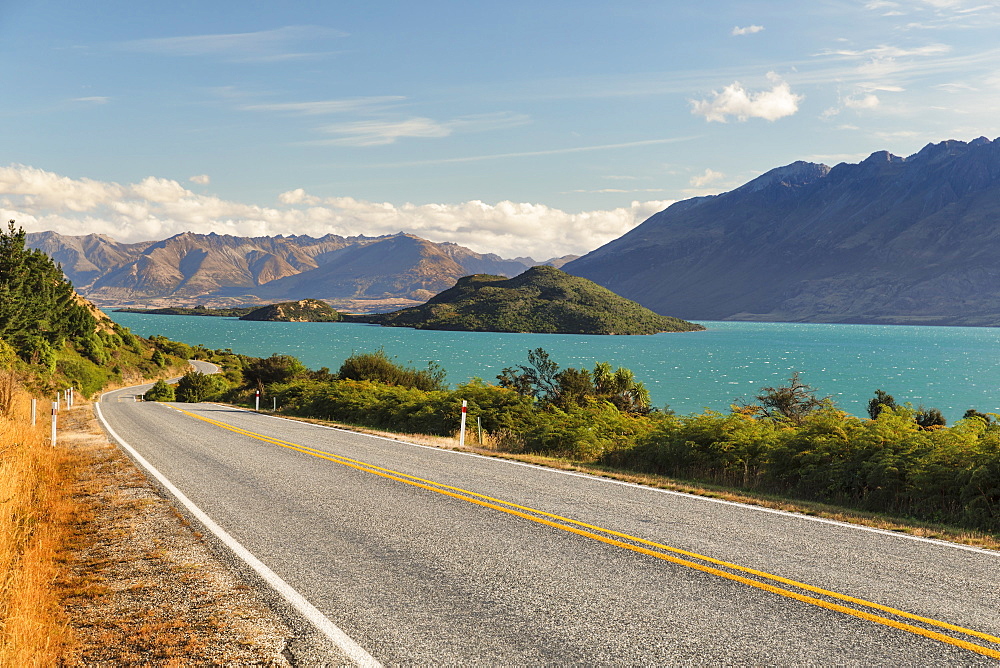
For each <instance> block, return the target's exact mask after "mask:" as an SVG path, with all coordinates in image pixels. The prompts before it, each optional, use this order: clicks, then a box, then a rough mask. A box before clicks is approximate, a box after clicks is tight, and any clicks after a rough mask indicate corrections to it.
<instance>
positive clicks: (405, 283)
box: [254, 234, 471, 301]
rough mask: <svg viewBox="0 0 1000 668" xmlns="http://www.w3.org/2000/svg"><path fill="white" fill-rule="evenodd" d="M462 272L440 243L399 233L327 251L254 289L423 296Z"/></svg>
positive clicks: (282, 295)
mask: <svg viewBox="0 0 1000 668" xmlns="http://www.w3.org/2000/svg"><path fill="white" fill-rule="evenodd" d="M464 250H468V249H464ZM469 252H470V253H471V251H469ZM465 273H466V271H465V269H464V268H463V267H462V265H460V264H458V263H457V262H456V261H455V260H453V259H452V258H451V257H449V254H448V253H445V252H443V251H442V250H441V249H440V248H439V245H438V244H434V243H431V242H430V241H427V240H425V239H421V238H420V237H415V236H413V235H409V234H397V235H393V236H391V237H386V238H384V239H377V240H375V241H372V242H371V243H367V244H354V245H351V246H347V247H346V248H343V249H341V250H339V251H338V252H336V253H330V254H328V255H327V256H326V258H325V264H323V265H322V266H321V267H319V268H318V269H316V270H314V271H310V272H306V273H303V274H298V275H295V276H289V277H287V278H283V279H280V280H276V281H274V282H272V283H270V284H268V285H266V286H261V287H260V288H259V289H257V290H255V291H254V294H255V295H258V296H260V297H262V298H264V299H275V298H278V299H292V298H293V297H294V296H295V295H310V296H312V297H317V298H320V299H339V298H367V299H384V298H388V297H406V298H409V299H417V300H421V301H423V300H425V299H428V298H429V297H432V296H433V295H434V294H435V293H437V292H439V291H441V290H443V289H445V288H447V287H448V286H450V285H453V284H454V283H455V281H456V280H458V278H459V277H460V276H463V275H464V274H465Z"/></svg>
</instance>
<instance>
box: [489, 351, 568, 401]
mask: <svg viewBox="0 0 1000 668" xmlns="http://www.w3.org/2000/svg"><path fill="white" fill-rule="evenodd" d="M558 375H559V365H558V364H556V363H555V362H553V361H552V359H551V358H550V357H549V354H548V353H547V352H545V351H544V350H543V349H542V348H535V349H534V350H531V351H528V366H524V365H523V364H519V365H517V367H516V368H515V367H507V368H506V369H504V370H503V373H501V374H500V375H499V376H497V380H499V381H500V387H506V388H509V389H512V390H514V391H516V392H518V393H519V394H522V395H523V396H526V397H536V398H538V399H542V400H543V401H544V400H554V399H556V398H558V396H559V381H558V379H557V376H558Z"/></svg>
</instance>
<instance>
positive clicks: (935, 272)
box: [564, 138, 1000, 325]
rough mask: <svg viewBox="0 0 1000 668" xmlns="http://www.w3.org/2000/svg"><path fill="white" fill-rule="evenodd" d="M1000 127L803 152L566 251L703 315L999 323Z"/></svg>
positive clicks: (687, 313)
mask: <svg viewBox="0 0 1000 668" xmlns="http://www.w3.org/2000/svg"><path fill="white" fill-rule="evenodd" d="M998 223H1000V141H993V142H991V141H990V140H988V139H986V138H979V139H977V140H974V141H972V142H970V143H965V142H961V141H945V142H941V143H940V144H931V145H928V146H926V147H925V148H924V149H922V150H921V151H920V152H919V153H916V154H915V155H912V156H909V157H907V158H900V157H897V156H894V155H891V154H889V153H887V152H885V151H880V152H877V153H873V154H872V155H871V156H870V157H869V158H868V159H866V160H864V161H863V162H861V163H859V164H846V163H842V164H839V165H837V166H836V167H834V168H832V169H830V168H828V167H826V166H825V165H816V164H812V163H805V162H797V163H793V164H791V165H787V166H785V167H779V168H777V169H775V170H772V171H770V172H768V173H766V174H764V175H763V176H761V177H759V178H757V179H754V180H753V181H751V182H749V183H747V184H746V185H744V186H742V187H740V188H737V189H736V190H733V191H731V192H728V193H724V194H721V195H717V196H713V197H702V198H695V199H690V200H685V201H682V202H677V203H676V204H674V205H672V206H671V207H669V208H667V209H666V210H664V211H661V212H660V213H658V214H656V215H654V216H652V217H650V218H649V219H648V220H646V221H645V222H644V223H642V224H641V225H639V226H638V227H636V228H635V229H633V230H632V231H631V232H629V233H628V234H626V235H624V236H622V237H621V238H619V239H617V240H615V241H612V242H611V243H609V244H606V245H605V246H603V247H601V248H599V249H597V250H595V251H593V252H591V253H589V254H587V255H585V256H584V257H582V258H580V259H579V260H576V261H574V262H570V263H568V264H567V265H565V267H564V269H565V270H566V271H567V272H569V273H572V274H574V275H577V276H583V277H585V278H589V279H591V280H593V281H595V282H597V283H599V284H601V285H604V286H605V287H608V288H609V289H611V290H614V291H615V292H618V293H619V294H622V295H623V296H626V297H628V298H630V299H634V300H636V301H638V302H639V303H641V304H643V305H644V306H647V307H649V308H651V309H653V310H655V311H658V312H661V313H662V312H668V313H672V314H676V315H678V316H680V317H684V318H689V319H695V320H724V319H733V320H777V321H810V322H885V323H914V324H916V323H927V324H969V325H996V324H1000V263H998V260H1000V225H998Z"/></svg>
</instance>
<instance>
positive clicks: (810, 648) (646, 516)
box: [101, 389, 1000, 666]
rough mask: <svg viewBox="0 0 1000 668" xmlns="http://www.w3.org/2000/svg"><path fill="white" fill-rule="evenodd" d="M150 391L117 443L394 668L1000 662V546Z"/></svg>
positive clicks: (109, 416)
mask: <svg viewBox="0 0 1000 668" xmlns="http://www.w3.org/2000/svg"><path fill="white" fill-rule="evenodd" d="M136 393H137V391H136V390H135V389H132V390H123V391H120V392H116V393H110V394H108V395H106V396H105V397H104V399H103V402H102V403H101V412H102V414H103V416H104V418H105V419H106V421H107V423H108V424H109V425H110V427H111V428H112V429H113V430H114V432H115V433H116V434H117V435H118V436H119V437H120V438H121V439H122V440H124V441H126V442H128V443H129V444H131V446H132V447H133V448H135V450H136V451H138V452H139V453H140V454H141V456H142V457H143V458H144V459H145V460H147V461H148V462H149V464H151V465H152V466H153V467H155V468H156V469H158V470H159V471H160V472H161V473H162V475H163V476H165V477H166V478H168V479H169V480H170V481H171V483H172V484H173V485H175V486H176V488H177V489H178V490H180V492H182V493H183V494H184V495H185V496H186V497H187V498H188V499H190V501H191V502H193V503H194V504H196V505H197V506H198V507H199V508H201V509H202V510H203V511H204V512H205V513H206V514H207V515H208V516H209V517H210V518H211V519H212V520H213V521H214V522H215V523H217V524H218V525H219V526H220V527H222V529H223V530H224V531H225V532H227V533H228V534H229V535H230V536H232V537H233V538H234V539H235V540H236V541H238V542H239V543H240V544H241V545H242V546H243V547H245V548H246V549H247V550H248V551H249V552H250V553H252V554H253V555H254V556H255V557H256V558H257V559H259V560H260V561H261V562H263V563H264V564H266V565H267V567H269V568H270V569H271V570H272V571H273V572H274V573H276V574H277V576H279V577H280V578H281V580H283V581H284V582H285V583H287V584H288V585H290V586H291V587H292V588H294V589H295V590H296V591H297V592H299V593H300V594H301V595H302V596H303V597H305V599H307V600H308V602H309V603H310V604H311V605H312V606H315V608H316V609H317V610H319V611H320V612H321V613H322V615H324V616H325V617H326V618H327V619H328V620H330V621H331V622H332V623H333V624H334V625H336V627H337V628H339V629H340V630H342V631H343V632H344V633H345V634H346V635H347V636H349V637H350V638H351V639H353V641H354V642H356V643H357V644H358V645H359V646H360V647H361V648H363V649H364V651H366V652H368V653H369V654H370V655H371V657H374V659H375V660H377V661H379V662H382V663H384V664H463V665H497V664H504V665H511V664H518V665H524V664H540V663H546V664H567V663H584V664H629V665H662V664H676V663H699V664H700V663H710V664H741V665H742V664H781V665H787V664H802V663H816V664H864V665H873V664H875V665H890V664H893V665H921V666H926V665H973V664H984V665H995V664H996V661H997V660H998V659H1000V637H998V636H1000V554H997V553H993V552H987V551H983V550H976V549H970V548H962V547H959V546H953V545H949V544H945V543H940V542H935V541H927V540H919V539H913V538H910V537H906V536H903V535H898V534H892V533H887V532H879V531H873V530H865V529H860V528H856V527H850V526H845V525H841V524H837V523H831V522H824V521H818V520H815V519H811V518H807V517H801V516H793V515H788V514H784V513H778V512H773V511H767V510H761V509H757V508H750V507H745V506H740V505H736V504H729V503H724V502H718V501H713V500H710V499H705V498H698V497H690V496H685V495H680V494H674V493H669V492H663V491H657V490H652V489H647V488H642V487H637V486H632V485H626V484H620V483H615V482H612V481H609V480H605V479H601V478H594V477H588V476H582V475H572V474H565V473H559V472H554V471H550V470H545V469H541V468H535V467H531V466H526V465H522V464H517V463H512V462H507V461H503V460H497V459H489V458H483V457H477V456H473V455H468V454H461V453H456V452H450V451H443V450H437V449H432V448H426V447H420V446H415V445H411V444H406V443H401V442H396V441H392V440H387V439H380V438H375V437H370V436H365V435H360V434H355V433H351V432H346V431H340V430H334V429H329V428H324V427H318V426H314V425H308V424H304V423H299V422H294V421H290V420H284V419H280V418H276V417H271V416H267V415H262V414H256V413H252V412H247V411H242V410H237V409H233V408H228V407H224V406H218V405H211V404H157V403H137V402H133V401H131V398H132V395H134V394H136Z"/></svg>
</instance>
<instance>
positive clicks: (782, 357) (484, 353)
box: [109, 313, 1000, 421]
mask: <svg viewBox="0 0 1000 668" xmlns="http://www.w3.org/2000/svg"><path fill="white" fill-rule="evenodd" d="M109 315H111V317H113V318H114V319H115V320H116V321H117V322H119V323H121V324H123V325H125V326H127V327H130V328H131V329H132V331H134V332H135V333H137V334H140V335H142V336H149V335H152V334H162V335H165V336H167V337H169V338H171V339H175V340H178V341H184V342H186V343H190V344H198V343H200V344H204V345H205V346H208V347H210V348H232V349H233V350H234V351H236V352H241V353H245V354H248V355H256V356H265V357H266V356H268V355H270V354H272V353H287V354H290V355H295V356H296V357H298V358H299V359H301V360H302V361H303V363H305V364H306V366H308V367H310V368H319V367H323V366H326V367H329V368H331V369H333V370H336V369H337V367H339V366H340V363H341V362H342V361H343V359H344V358H345V357H347V356H349V355H350V354H351V353H354V352H369V351H373V350H375V349H377V348H379V347H384V348H385V350H386V352H387V353H388V354H389V355H391V356H395V357H396V358H397V360H398V361H400V362H403V363H412V364H414V365H416V366H423V365H425V364H426V363H427V361H428V360H435V361H437V362H439V363H440V364H441V365H442V366H443V367H444V368H445V369H447V371H448V381H449V382H450V383H452V384H453V385H454V384H457V383H460V382H463V381H465V380H467V379H469V378H472V377H474V376H478V377H480V378H484V379H486V380H490V381H492V380H494V379H495V378H496V375H497V374H499V373H500V372H501V370H502V369H503V368H504V367H506V366H511V365H514V364H525V363H526V357H527V352H528V351H529V350H531V349H534V348H538V347H542V348H544V349H545V350H546V351H548V352H549V354H550V355H551V356H552V358H553V359H554V360H555V361H556V362H558V363H559V364H560V365H561V366H563V367H566V366H576V367H588V368H589V367H593V365H594V363H595V362H599V361H608V362H611V363H612V364H613V365H615V366H625V367H628V368H630V369H632V370H633V371H634V372H635V374H636V377H637V378H638V379H639V380H642V381H644V382H645V383H646V385H647V386H648V387H649V390H650V393H651V394H652V397H653V402H654V404H656V405H657V406H663V405H664V404H668V405H669V406H670V407H671V408H672V409H674V410H675V411H677V412H678V413H691V412H696V411H701V410H702V409H704V408H712V409H717V410H725V409H727V408H728V406H729V404H730V403H732V402H733V401H734V400H736V399H739V398H750V397H752V396H753V395H754V394H755V393H756V392H757V391H758V390H759V389H760V388H761V387H762V386H773V385H777V384H780V383H782V382H784V381H785V380H787V379H788V377H789V376H790V375H791V374H792V372H794V371H799V372H801V378H802V380H803V381H805V382H806V383H808V384H810V385H812V386H813V387H815V388H817V389H818V390H819V391H820V393H821V394H823V395H831V396H832V397H833V398H834V400H835V401H836V402H837V404H838V405H839V406H840V407H841V408H843V409H844V410H847V411H850V412H851V413H854V414H856V415H864V414H865V409H866V406H867V403H868V399H869V398H871V396H872V395H873V394H874V392H875V390H876V389H883V390H885V391H887V392H889V393H890V394H892V395H894V396H895V397H896V400H897V401H900V402H902V401H911V402H913V404H914V405H918V404H925V405H926V406H933V407H935V408H939V409H941V410H942V411H943V412H944V414H945V416H946V417H947V418H948V419H949V421H953V420H956V419H958V418H959V417H961V415H962V413H964V412H965V410H966V409H968V408H976V409H978V410H980V411H983V412H993V411H1000V365H998V361H997V359H998V352H1000V329H993V328H979V327H913V326H888V325H814V324H789V323H749V322H703V323H701V324H703V325H705V326H706V327H708V331H705V332H691V333H685V334H657V335H655V336H581V335H570V334H566V335H563V334H492V333H476V332H438V331H427V330H414V329H406V328H399V327H377V326H374V325H359V324H344V323H276V322H241V321H239V320H236V319H232V318H213V317H203V316H162V315H140V314H133V313H109Z"/></svg>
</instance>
